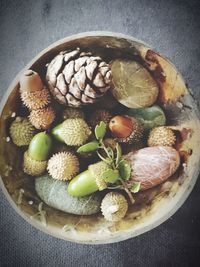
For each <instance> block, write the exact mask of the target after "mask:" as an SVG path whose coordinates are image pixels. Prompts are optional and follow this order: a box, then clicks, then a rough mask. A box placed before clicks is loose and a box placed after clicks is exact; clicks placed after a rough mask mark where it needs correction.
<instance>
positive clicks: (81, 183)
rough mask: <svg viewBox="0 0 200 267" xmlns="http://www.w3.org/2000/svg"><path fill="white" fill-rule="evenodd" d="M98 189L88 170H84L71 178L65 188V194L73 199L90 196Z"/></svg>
mask: <svg viewBox="0 0 200 267" xmlns="http://www.w3.org/2000/svg"><path fill="white" fill-rule="evenodd" d="M98 190H99V188H98V186H97V184H96V181H95V178H94V177H93V175H92V174H91V171H90V170H86V171H84V172H82V173H80V174H78V175H77V176H76V177H75V178H73V179H72V180H71V181H70V183H69V185H68V188H67V192H68V193H69V194H70V195H71V196H74V197H83V196H87V195H90V194H92V193H94V192H96V191H98Z"/></svg>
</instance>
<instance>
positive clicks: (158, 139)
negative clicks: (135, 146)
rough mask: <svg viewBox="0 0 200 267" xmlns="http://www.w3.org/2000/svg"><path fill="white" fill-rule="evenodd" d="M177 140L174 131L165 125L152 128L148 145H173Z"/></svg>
mask: <svg viewBox="0 0 200 267" xmlns="http://www.w3.org/2000/svg"><path fill="white" fill-rule="evenodd" d="M175 142H176V136H175V134H174V132H173V131H172V130H171V129H170V128H168V127H165V126H161V127H156V128H154V129H152V130H151V132H150V134H149V138H148V146H173V145H174V144H175Z"/></svg>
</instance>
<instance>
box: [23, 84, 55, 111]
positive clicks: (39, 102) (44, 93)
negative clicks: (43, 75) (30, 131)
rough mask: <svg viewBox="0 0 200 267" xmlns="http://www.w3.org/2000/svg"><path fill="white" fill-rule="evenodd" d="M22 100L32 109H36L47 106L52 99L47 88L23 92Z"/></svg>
mask: <svg viewBox="0 0 200 267" xmlns="http://www.w3.org/2000/svg"><path fill="white" fill-rule="evenodd" d="M21 100H22V102H23V104H24V105H25V106H26V107H27V108H29V109H30V110H36V109H40V108H44V107H46V106H47V105H48V104H49V103H50V101H51V98H50V94H49V91H48V90H47V88H45V87H44V88H43V89H42V90H39V91H33V92H26V91H24V92H23V91H22V92H21Z"/></svg>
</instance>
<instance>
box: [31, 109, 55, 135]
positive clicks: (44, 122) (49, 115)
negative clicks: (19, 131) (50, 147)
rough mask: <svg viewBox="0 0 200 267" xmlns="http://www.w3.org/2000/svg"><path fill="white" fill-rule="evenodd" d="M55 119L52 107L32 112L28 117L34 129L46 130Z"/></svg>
mask: <svg viewBox="0 0 200 267" xmlns="http://www.w3.org/2000/svg"><path fill="white" fill-rule="evenodd" d="M54 119H55V111H54V109H53V108H52V107H46V108H42V109H37V110H32V111H31V113H30V116H29V121H30V123H31V124H32V125H33V126H34V127H35V128H36V129H39V130H40V129H42V130H47V129H49V128H50V126H51V124H52V123H53V121H54Z"/></svg>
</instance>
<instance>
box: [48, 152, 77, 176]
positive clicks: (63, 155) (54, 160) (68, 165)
mask: <svg viewBox="0 0 200 267" xmlns="http://www.w3.org/2000/svg"><path fill="white" fill-rule="evenodd" d="M47 170H48V172H49V174H50V175H51V176H52V178H53V179H57V180H63V181H66V180H71V179H72V178H73V177H74V176H75V175H76V174H77V173H78V172H79V160H78V158H77V157H76V156H75V155H74V154H73V153H70V152H60V153H56V154H54V155H53V156H52V157H51V158H50V159H49V161H48V166H47Z"/></svg>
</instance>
